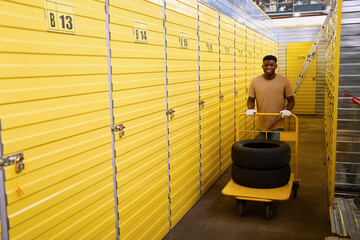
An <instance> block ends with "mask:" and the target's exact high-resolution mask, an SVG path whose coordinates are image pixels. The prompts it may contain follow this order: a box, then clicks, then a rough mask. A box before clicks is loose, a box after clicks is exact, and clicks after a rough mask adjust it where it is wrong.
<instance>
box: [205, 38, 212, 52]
mask: <svg viewBox="0 0 360 240" xmlns="http://www.w3.org/2000/svg"><path fill="white" fill-rule="evenodd" d="M206 48H207V51H208V52H212V51H213V44H212V39H210V38H208V39H207V41H206Z"/></svg>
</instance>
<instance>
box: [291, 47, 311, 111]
mask: <svg viewBox="0 0 360 240" xmlns="http://www.w3.org/2000/svg"><path fill="white" fill-rule="evenodd" d="M312 44H313V43H312V42H304V43H288V44H287V50H286V62H287V64H286V66H287V71H286V76H287V77H288V78H289V80H290V82H291V84H292V85H294V84H295V82H296V79H297V77H298V75H299V73H300V70H301V68H302V66H303V64H304V62H305V60H306V57H307V54H308V53H309V49H310V48H311V47H312ZM315 97H316V58H315V59H314V61H313V63H312V64H311V66H310V68H309V70H308V72H307V74H306V77H305V79H304V80H303V83H302V84H301V87H300V90H299V93H298V94H297V95H296V104H295V108H294V109H293V112H294V113H295V114H315Z"/></svg>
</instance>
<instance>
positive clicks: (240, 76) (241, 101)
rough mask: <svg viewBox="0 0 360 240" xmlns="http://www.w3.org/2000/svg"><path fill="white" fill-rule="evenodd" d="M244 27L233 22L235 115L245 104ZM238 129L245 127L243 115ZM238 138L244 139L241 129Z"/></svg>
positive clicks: (244, 109) (244, 108)
mask: <svg viewBox="0 0 360 240" xmlns="http://www.w3.org/2000/svg"><path fill="white" fill-rule="evenodd" d="M245 31H246V29H245V27H244V26H243V25H241V24H239V23H235V116H236V117H237V116H238V115H239V114H240V113H245V111H246V109H247V106H246V100H247V96H246V90H245V88H246V87H247V86H246V79H245V64H246V63H245V56H246V48H245V46H246V45H245V37H246V32H245ZM239 124H240V129H245V116H242V117H241V118H240V119H239ZM235 127H236V126H235ZM242 133H243V134H242V135H241V136H240V139H244V138H245V135H244V131H242Z"/></svg>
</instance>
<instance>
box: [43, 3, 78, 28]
mask: <svg viewBox="0 0 360 240" xmlns="http://www.w3.org/2000/svg"><path fill="white" fill-rule="evenodd" d="M45 9H46V22H47V29H48V31H52V32H63V33H75V11H74V6H71V5H69V4H65V3H59V2H55V1H52V0H46V8H45Z"/></svg>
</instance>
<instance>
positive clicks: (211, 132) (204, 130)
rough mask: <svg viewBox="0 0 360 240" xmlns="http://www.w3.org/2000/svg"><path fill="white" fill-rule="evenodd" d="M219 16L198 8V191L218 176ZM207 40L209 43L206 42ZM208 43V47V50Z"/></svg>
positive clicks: (209, 184) (204, 190)
mask: <svg viewBox="0 0 360 240" xmlns="http://www.w3.org/2000/svg"><path fill="white" fill-rule="evenodd" d="M218 37H219V14H218V13H217V12H216V11H214V10H212V9H210V8H209V7H206V6H205V5H202V4H200V5H199V46H200V52H199V55H200V63H199V65H200V100H202V101H204V102H205V103H204V105H203V106H201V108H200V116H201V120H200V125H201V130H200V134H201V139H200V143H201V191H202V194H204V193H205V192H206V191H207V190H208V189H209V187H210V186H211V185H212V184H213V183H214V182H215V180H216V179H217V178H218V177H219V176H220V147H219V146H220V130H219V127H220V123H219V110H220V109H219V40H218ZM209 39H211V40H212V41H209ZM209 43H211V45H212V48H209Z"/></svg>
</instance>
